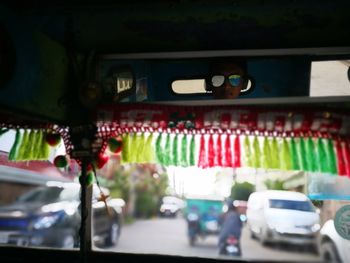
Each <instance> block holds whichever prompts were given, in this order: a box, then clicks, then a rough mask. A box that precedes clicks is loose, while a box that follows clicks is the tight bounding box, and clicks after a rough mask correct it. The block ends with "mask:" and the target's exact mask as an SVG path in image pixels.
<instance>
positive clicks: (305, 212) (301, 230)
mask: <svg viewBox="0 0 350 263" xmlns="http://www.w3.org/2000/svg"><path fill="white" fill-rule="evenodd" d="M247 224H248V228H249V230H250V233H251V237H252V238H255V237H258V238H259V240H260V242H261V243H262V244H263V245H264V244H266V243H268V242H269V243H270V242H271V243H290V244H298V245H311V246H313V247H316V245H317V238H316V237H317V233H318V231H319V229H320V217H319V213H318V212H317V209H316V208H315V207H314V205H313V204H312V202H311V201H310V200H309V198H308V197H307V196H306V195H304V194H302V193H299V192H292V191H280V190H266V191H262V192H254V193H252V194H251V195H250V196H249V199H248V204H247Z"/></svg>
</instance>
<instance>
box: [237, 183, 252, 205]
mask: <svg viewBox="0 0 350 263" xmlns="http://www.w3.org/2000/svg"><path fill="white" fill-rule="evenodd" d="M254 191H255V186H254V185H253V184H251V183H248V182H243V183H237V182H236V183H235V184H234V185H233V186H232V188H231V198H232V199H234V200H244V201H247V200H248V198H249V195H250V194H251V193H252V192H254Z"/></svg>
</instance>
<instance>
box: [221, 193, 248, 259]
mask: <svg viewBox="0 0 350 263" xmlns="http://www.w3.org/2000/svg"><path fill="white" fill-rule="evenodd" d="M241 233H242V221H241V219H240V215H239V213H238V212H237V210H236V207H235V206H234V203H233V200H232V199H229V200H228V201H227V211H226V212H225V213H224V214H223V215H222V217H221V228H220V233H219V254H224V253H225V243H226V239H227V238H228V237H229V236H230V235H233V236H234V237H235V238H236V239H237V240H238V245H237V246H238V250H239V252H238V256H241V244H240V238H241Z"/></svg>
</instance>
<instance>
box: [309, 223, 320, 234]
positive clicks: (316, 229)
mask: <svg viewBox="0 0 350 263" xmlns="http://www.w3.org/2000/svg"><path fill="white" fill-rule="evenodd" d="M320 228H321V226H320V224H314V225H313V226H312V227H311V231H312V232H317V231H318V230H320Z"/></svg>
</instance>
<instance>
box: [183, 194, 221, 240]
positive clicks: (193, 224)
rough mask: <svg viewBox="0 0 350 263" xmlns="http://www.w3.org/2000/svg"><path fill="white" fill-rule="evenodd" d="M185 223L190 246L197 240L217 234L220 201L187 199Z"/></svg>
mask: <svg viewBox="0 0 350 263" xmlns="http://www.w3.org/2000/svg"><path fill="white" fill-rule="evenodd" d="M186 204H187V206H186V212H185V214H186V221H187V226H188V238H189V243H190V245H191V246H194V245H195V243H196V241H197V239H198V238H199V237H200V238H202V239H204V238H205V237H206V236H208V235H217V234H218V233H219V224H218V219H219V211H221V210H222V201H221V200H220V199H218V200H216V199H205V198H187V199H186Z"/></svg>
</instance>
